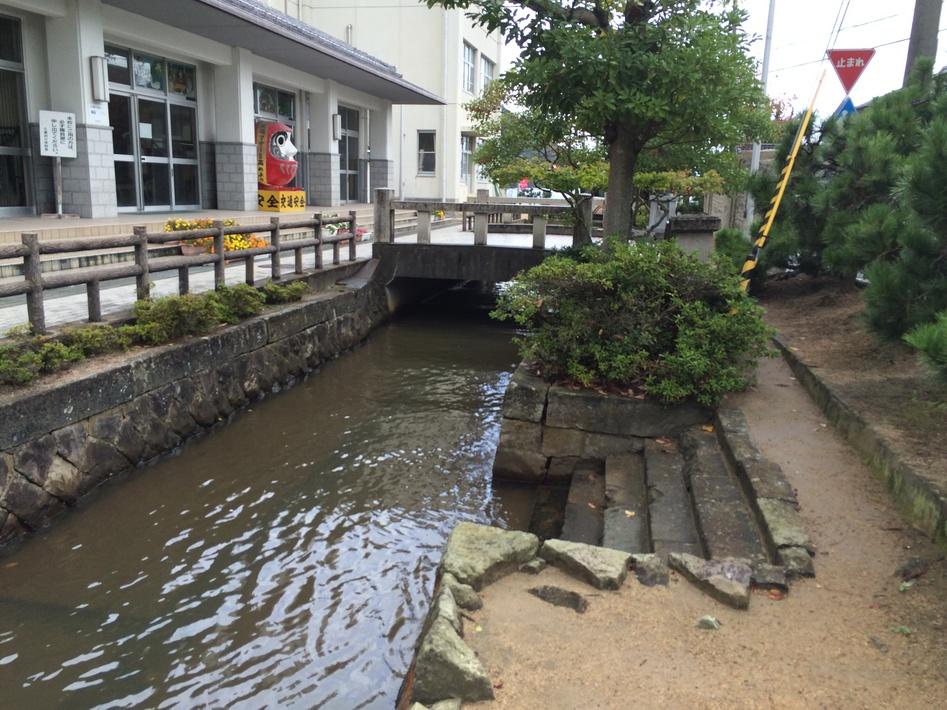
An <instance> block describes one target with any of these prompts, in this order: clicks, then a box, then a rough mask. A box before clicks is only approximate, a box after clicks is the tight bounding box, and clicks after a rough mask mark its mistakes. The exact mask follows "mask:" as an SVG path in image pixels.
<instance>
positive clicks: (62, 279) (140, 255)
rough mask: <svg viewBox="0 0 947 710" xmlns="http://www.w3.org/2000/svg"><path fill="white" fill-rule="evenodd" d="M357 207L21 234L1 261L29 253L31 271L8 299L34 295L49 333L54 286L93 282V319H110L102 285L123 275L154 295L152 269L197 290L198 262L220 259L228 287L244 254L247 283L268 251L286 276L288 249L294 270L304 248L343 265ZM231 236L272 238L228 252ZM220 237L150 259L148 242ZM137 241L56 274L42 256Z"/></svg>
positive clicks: (219, 278) (139, 292)
mask: <svg viewBox="0 0 947 710" xmlns="http://www.w3.org/2000/svg"><path fill="white" fill-rule="evenodd" d="M355 219H356V215H355V212H349V214H348V216H347V217H323V216H322V215H321V214H316V215H314V216H313V217H312V219H300V220H287V221H280V218H279V217H273V218H271V219H270V223H269V224H268V225H259V224H258V225H246V226H240V225H225V224H224V223H223V222H221V221H219V220H217V221H215V222H214V223H213V226H212V227H209V228H207V229H191V230H186V231H175V232H154V233H149V232H148V231H147V229H146V228H145V227H135V228H134V229H133V234H130V235H122V236H110V237H89V238H78V239H57V240H40V239H39V237H38V236H37V235H36V234H32V233H25V234H23V235H21V242H22V243H21V244H9V245H0V259H10V258H17V257H22V259H23V277H22V278H15V279H8V280H5V281H4V282H2V283H0V298H2V297H6V296H16V295H20V294H26V306H27V315H28V319H29V323H30V326H31V328H32V331H33V332H34V333H36V334H43V333H45V332H46V311H45V302H44V292H45V291H46V290H49V289H55V288H63V287H66V286H78V285H83V284H84V285H85V287H86V296H87V301H88V313H89V321H90V322H95V321H101V320H102V307H101V301H100V284H101V283H102V282H103V281H111V280H115V279H123V278H131V277H134V278H135V283H136V298H137V299H138V300H143V299H146V298H148V296H149V292H150V285H151V275H152V274H155V273H159V272H163V271H177V273H178V293H180V294H182V295H183V294H186V293H188V292H189V291H190V280H189V269H190V267H192V266H201V265H205V264H213V266H214V286H215V288H216V287H220V286H223V285H225V281H226V265H227V263H228V262H233V261H239V260H242V261H243V262H244V264H245V269H246V270H245V281H246V283H248V284H250V285H253V284H254V283H255V264H254V262H255V259H256V257H257V256H260V255H262V254H269V255H270V276H271V278H272V280H274V281H278V280H280V279H281V278H282V276H283V265H282V263H281V258H280V257H281V255H282V254H283V253H284V252H289V251H291V252H293V253H294V256H295V263H294V269H293V271H294V273H296V274H304V273H306V271H305V270H304V269H303V250H304V249H308V248H312V249H314V251H315V258H314V270H319V269H322V268H323V249H325V248H326V247H327V246H331V247H332V263H333V264H339V263H341V253H340V252H341V245H342V244H344V243H347V244H348V261H355V258H356V256H355V249H356V238H357V230H356V225H355ZM329 225H346V226H347V231H343V232H339V233H337V234H334V235H331V236H328V235H327V236H324V235H323V229H324V228H325V227H327V226H329ZM289 230H294V231H295V230H312V236H311V237H303V238H296V239H286V240H283V239H282V236H283V233H284V232H286V231H289ZM228 234H256V235H266V237H267V240H268V244H267V245H266V246H262V247H257V248H253V249H240V250H231V251H226V250H225V248H224V237H225V236H226V235H228ZM208 238H210V239H211V240H212V244H213V246H212V249H213V251H212V253H208V254H195V255H190V256H186V255H181V256H161V257H154V258H149V255H148V248H149V247H150V246H153V245H167V244H169V243H181V244H182V245H185V244H188V243H189V242H194V241H195V240H198V239H200V240H206V239H208ZM121 247H132V248H133V249H134V262H133V263H127V264H118V265H100V266H91V267H84V268H77V269H68V270H63V271H59V272H56V273H50V272H45V271H44V269H43V262H42V257H43V256H44V255H49V254H74V253H76V252H87V251H91V250H100V249H114V248H121Z"/></svg>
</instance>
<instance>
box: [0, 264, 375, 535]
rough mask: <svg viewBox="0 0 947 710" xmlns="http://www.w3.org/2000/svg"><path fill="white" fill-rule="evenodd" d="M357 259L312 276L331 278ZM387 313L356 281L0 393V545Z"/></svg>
mask: <svg viewBox="0 0 947 710" xmlns="http://www.w3.org/2000/svg"><path fill="white" fill-rule="evenodd" d="M362 266H363V264H353V265H346V266H343V267H339V268H336V269H329V270H327V271H326V272H324V273H322V274H319V275H318V276H316V277H313V280H314V281H321V282H323V283H329V284H334V283H335V281H337V280H338V279H342V278H345V277H348V276H351V275H352V274H353V273H354V272H355V271H356V270H358V269H359V268H360V267H362ZM353 283H354V281H353ZM315 285H317V286H318V283H317V284H315ZM387 317H388V305H387V301H386V296H385V290H384V287H383V286H381V285H379V283H378V282H377V281H376V280H371V279H362V280H360V286H359V287H357V288H344V287H335V286H331V287H330V288H329V290H325V291H321V292H317V293H315V294H314V295H312V296H310V297H307V298H306V299H305V300H304V301H302V302H299V303H293V304H289V305H287V306H284V307H281V308H279V309H277V310H272V311H268V312H267V313H264V314H262V315H260V316H257V317H255V318H251V319H249V320H246V321H243V322H242V323H239V324H237V325H233V326H229V327H225V328H222V329H221V330H219V331H218V332H215V333H213V334H211V335H208V336H205V337H201V338H194V339H189V340H187V341H185V342H180V343H174V344H171V345H167V346H163V347H157V348H151V349H148V350H145V351H143V352H141V353H139V354H133V355H118V356H112V357H103V358H101V359H97V360H91V361H88V362H86V363H84V364H83V366H82V367H79V368H76V369H75V370H73V371H70V372H66V373H64V374H63V375H62V376H61V377H58V378H56V379H55V380H53V381H49V382H46V383H40V384H38V385H37V386H35V387H31V388H29V389H26V390H22V391H11V392H8V393H6V394H4V395H2V396H0V545H2V544H3V543H6V542H9V541H10V540H12V539H14V538H16V537H18V536H20V535H21V534H22V533H24V532H29V531H31V530H36V529H37V528H40V527H41V526H43V525H44V524H45V523H46V521H48V520H49V518H51V517H52V516H54V515H55V514H57V513H58V512H60V511H61V510H63V509H64V508H66V507H68V506H69V505H71V504H73V503H74V502H75V501H76V500H77V499H78V498H79V497H80V496H82V495H84V494H85V493H88V492H89V491H90V490H91V489H93V488H94V487H95V486H97V485H98V484H100V483H101V482H103V481H104V480H106V479H107V478H109V477H110V476H113V475H115V474H117V473H121V472H123V471H127V470H129V469H131V468H133V467H135V466H138V465H139V464H142V463H144V462H146V461H149V460H151V459H154V458H155V457H157V456H160V455H161V454H164V453H167V452H169V451H172V450H173V449H175V448H176V447H178V446H180V445H181V444H182V443H183V442H184V441H185V440H186V439H188V438H190V437H192V436H195V435H197V434H199V433H200V432H202V431H204V430H206V429H208V428H210V427H213V426H214V425H215V424H217V423H218V422H221V421H224V420H226V419H227V418H228V417H229V416H230V415H231V414H233V413H234V412H236V411H237V410H239V409H240V408H242V407H243V406H245V405H246V404H248V403H249V402H252V401H253V400H256V399H259V398H260V397H263V396H265V395H266V394H268V393H270V392H274V391H277V390H278V389H279V388H280V387H282V386H284V385H286V384H288V383H290V382H292V381H293V380H295V379H296V378H299V377H300V376H303V375H305V374H306V373H308V372H310V371H312V370H313V369H314V368H316V367H318V366H319V365H320V364H321V363H322V362H324V361H326V360H329V359H331V358H334V357H335V356H337V355H338V354H339V353H341V352H343V351H344V350H346V349H348V348H351V347H352V346H354V345H356V344H357V343H359V342H360V341H362V340H363V339H364V338H365V337H366V336H367V335H368V334H369V333H370V332H371V331H372V330H373V329H374V328H375V327H376V326H378V325H379V324H380V323H382V322H383V321H384V320H385V319H387Z"/></svg>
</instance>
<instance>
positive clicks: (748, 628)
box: [465, 359, 947, 710]
mask: <svg viewBox="0 0 947 710" xmlns="http://www.w3.org/2000/svg"><path fill="white" fill-rule="evenodd" d="M737 402H738V403H739V404H740V406H742V407H743V408H744V411H745V412H746V414H747V416H748V418H749V420H750V423H751V431H752V434H753V438H754V440H755V441H756V442H757V444H758V445H759V446H760V448H761V449H763V451H764V452H765V453H766V454H767V455H768V456H769V457H770V458H771V459H773V460H774V461H777V462H778V463H779V464H781V465H782V466H783V468H784V470H785V472H786V474H787V476H788V477H789V479H790V480H791V481H792V483H793V485H795V486H796V487H797V489H798V497H799V501H800V503H801V505H802V514H803V517H804V519H805V521H806V523H807V525H808V528H809V532H810V535H811V536H812V538H813V540H814V542H815V544H816V545H817V546H818V550H819V554H818V555H817V557H816V572H817V575H818V576H817V578H816V579H810V580H801V581H798V582H796V583H794V584H793V587H792V591H791V593H790V594H789V596H788V597H786V598H785V599H783V600H781V601H777V600H773V599H770V598H769V597H768V596H767V595H766V593H764V592H754V596H753V599H752V601H751V605H750V610H749V611H746V612H740V611H735V610H732V609H730V608H728V607H726V606H723V605H721V604H719V603H717V602H715V601H713V600H712V599H710V598H709V597H706V596H704V595H703V594H701V593H700V592H698V591H696V589H695V588H694V587H692V586H691V585H690V584H689V583H688V582H686V581H685V580H682V579H679V578H678V579H675V578H673V575H672V581H671V584H670V586H669V587H667V588H660V587H658V588H651V589H649V588H645V587H643V586H641V585H640V584H638V583H637V582H636V581H635V580H634V579H629V581H628V582H626V584H625V585H624V587H623V588H622V589H621V590H620V591H619V592H598V591H596V590H594V589H592V588H591V587H588V586H586V585H584V584H582V583H580V582H576V581H574V580H572V579H571V578H569V577H567V576H565V575H564V574H562V573H560V572H559V571H558V570H555V569H547V570H545V571H544V572H543V573H541V574H540V575H539V576H538V577H533V576H529V575H525V574H514V575H511V576H509V577H506V578H505V579H503V580H501V581H499V582H497V583H496V584H494V585H493V586H491V587H488V588H487V589H486V590H485V591H484V593H483V599H484V603H485V605H484V608H483V609H482V610H481V611H479V612H477V613H475V614H474V615H473V617H474V619H475V621H469V620H468V621H467V622H466V625H465V626H466V629H465V635H466V638H467V641H468V643H469V644H470V645H471V646H472V647H473V648H474V649H475V650H476V651H477V653H478V654H479V655H480V657H481V659H482V660H483V662H484V664H485V665H486V667H487V668H488V670H489V672H490V675H491V678H492V679H493V680H494V684H495V687H496V690H495V693H496V701H495V702H493V703H482V704H477V705H476V707H481V706H483V707H501V708H543V709H544V710H553V709H557V708H629V707H636V706H637V707H645V708H653V707H661V708H669V707H672V708H677V707H688V708H693V707H700V708H735V707H738V708H744V707H746V708H754V707H767V708H773V707H779V708H782V707H789V708H796V707H799V708H802V707H805V708H887V707H891V708H935V707H944V703H945V702H947V563H945V562H944V561H943V560H940V561H935V562H934V563H933V564H932V566H931V569H930V570H929V571H928V572H927V573H926V574H925V575H923V576H922V577H920V578H919V579H918V580H917V581H916V582H915V584H914V586H913V587H911V588H910V589H908V590H906V591H903V592H901V591H899V579H898V578H896V577H895V576H894V571H895V569H896V568H897V567H898V566H899V565H900V564H901V563H903V562H904V561H906V560H907V559H908V558H910V557H913V556H922V557H927V558H931V559H935V560H936V558H938V557H939V556H940V555H939V553H938V551H937V550H936V549H935V548H933V547H932V546H931V545H929V544H928V543H927V542H926V540H925V539H924V538H923V537H922V536H921V535H919V534H917V533H916V532H914V531H912V530H907V529H904V527H903V526H904V524H903V522H902V520H901V518H900V516H899V515H898V512H897V510H896V509H895V508H894V506H893V504H892V503H891V499H890V497H889V495H888V494H887V492H886V491H885V489H884V487H883V485H882V484H881V483H880V482H879V481H878V480H877V479H875V478H874V477H873V476H872V474H871V473H870V472H869V471H868V469H867V468H866V467H865V466H864V465H863V464H862V463H861V462H860V461H859V459H858V458H857V456H856V454H855V453H854V452H852V451H851V449H849V448H848V447H847V446H846V445H845V444H844V442H842V440H841V439H840V438H839V437H838V436H837V435H836V434H835V433H834V432H833V431H832V429H831V428H829V427H828V426H827V424H826V421H825V419H824V418H823V417H822V414H821V412H820V411H819V410H818V409H817V408H816V407H815V405H814V404H812V402H811V401H810V400H809V399H808V397H807V395H806V394H805V392H804V391H803V390H802V388H801V387H800V386H799V385H798V383H797V382H795V380H794V379H793V378H792V376H791V373H790V372H789V370H788V368H787V367H786V365H785V364H784V363H783V361H782V360H781V359H774V360H769V361H766V362H764V363H763V364H762V365H761V368H760V373H759V385H758V386H757V387H756V388H754V389H752V390H750V391H748V392H746V393H744V394H742V395H740V396H739V397H737ZM538 584H554V585H558V586H561V587H564V588H567V589H571V590H574V591H577V592H580V593H582V594H584V595H585V596H586V597H587V598H588V600H589V610H588V611H587V612H586V613H585V614H583V615H578V614H576V613H575V612H573V611H572V610H569V609H563V608H559V607H552V606H550V605H548V604H546V603H544V602H542V601H540V600H539V599H536V598H535V597H533V596H532V595H530V594H527V593H526V590H527V589H529V588H530V587H532V586H536V585H538ZM704 614H712V615H714V616H716V617H717V618H718V619H719V620H720V622H721V624H722V626H721V628H720V629H719V630H717V631H704V630H700V629H698V628H696V627H695V623H696V621H697V620H698V618H700V617H701V616H703V615H704ZM898 627H906V629H905V628H901V629H899V631H901V632H902V633H898V631H896V629H898ZM908 629H909V630H910V633H903V632H904V631H906V630H908ZM872 639H874V640H872Z"/></svg>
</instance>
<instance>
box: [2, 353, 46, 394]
mask: <svg viewBox="0 0 947 710" xmlns="http://www.w3.org/2000/svg"><path fill="white" fill-rule="evenodd" d="M42 366H43V360H42V358H41V357H40V356H39V354H38V353H37V352H35V351H33V350H25V349H23V348H21V347H17V346H3V347H0V383H2V384H5V385H25V384H27V383H28V382H32V381H33V380H35V379H36V378H37V377H38V376H39V374H40V370H41V369H42Z"/></svg>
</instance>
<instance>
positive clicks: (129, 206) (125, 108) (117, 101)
mask: <svg viewBox="0 0 947 710" xmlns="http://www.w3.org/2000/svg"><path fill="white" fill-rule="evenodd" d="M109 125H110V126H111V127H112V153H113V160H114V161H115V197H116V199H117V201H118V209H119V210H123V211H130V210H137V209H138V155H137V151H136V150H135V142H136V139H135V117H134V107H133V105H132V97H131V96H126V95H124V94H116V93H115V92H114V91H113V92H112V94H111V96H109Z"/></svg>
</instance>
